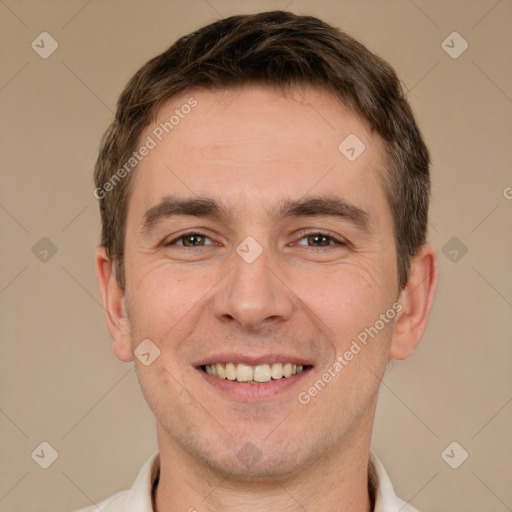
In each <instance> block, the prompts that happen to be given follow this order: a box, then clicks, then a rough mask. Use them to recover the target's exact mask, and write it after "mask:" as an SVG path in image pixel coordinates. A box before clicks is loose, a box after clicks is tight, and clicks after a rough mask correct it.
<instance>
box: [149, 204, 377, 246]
mask: <svg viewBox="0 0 512 512" xmlns="http://www.w3.org/2000/svg"><path fill="white" fill-rule="evenodd" d="M267 214H268V215H269V217H270V219H271V220H273V221H274V222H275V223H278V222H280V221H282V220H284V219H287V218H297V217H321V216H325V217H334V218H337V219H342V220H346V221H348V222H350V223H352V224H353V225H354V226H355V227H357V228H358V229H360V230H362V231H366V232H369V231H371V228H372V225H373V223H372V221H371V219H370V216H369V215H368V214H367V213H366V212H365V211H364V210H361V209H360V208H358V207H357V206H355V205H353V204H351V203H349V202H348V201H347V200H345V199H344V198H342V197H340V196H334V195H320V196H308V197H305V198H301V199H297V200H291V199H287V200H284V201H281V202H280V203H279V204H278V205H277V206H275V207H273V208H272V209H271V210H270V211H268V210H267ZM178 216H193V217H211V218H215V219H218V220H220V221H221V222H224V223H227V222H229V220H230V219H233V218H234V216H235V214H234V211H233V209H232V208H230V207H229V206H228V205H226V204H225V203H223V202H221V201H219V200H217V199H214V198H210V197H202V196H196V197H178V196H165V197H164V198H163V199H162V200H161V201H160V202H159V203H158V204H157V205H155V206H153V207H151V208H150V209H149V210H147V211H146V213H145V214H144V217H143V219H142V229H141V233H142V234H143V235H144V236H147V235H149V234H150V233H151V231H153V230H154V229H155V228H156V227H157V226H158V225H159V224H160V223H162V222H163V221H165V220H167V219H170V218H173V217H178Z"/></svg>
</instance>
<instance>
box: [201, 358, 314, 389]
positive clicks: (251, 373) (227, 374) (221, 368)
mask: <svg viewBox="0 0 512 512" xmlns="http://www.w3.org/2000/svg"><path fill="white" fill-rule="evenodd" d="M308 368H309V365H302V364H295V363H264V364H258V365H256V366H252V365H249V364H244V363H216V364H205V365H202V366H201V369H202V370H203V371H204V372H205V373H207V374H208V375H211V376H213V377H217V378H219V379H224V380H230V381H235V382H238V383H244V384H262V383H265V382H270V381H272V380H274V381H275V380H281V379H288V378H290V377H293V376H294V375H299V374H301V373H302V372H303V371H304V370H307V369H308Z"/></svg>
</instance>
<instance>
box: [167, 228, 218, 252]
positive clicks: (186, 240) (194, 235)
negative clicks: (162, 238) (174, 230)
mask: <svg viewBox="0 0 512 512" xmlns="http://www.w3.org/2000/svg"><path fill="white" fill-rule="evenodd" d="M206 240H210V239H209V238H208V237H207V236H206V235H205V234H203V233H199V232H196V231H189V232H188V233H183V234H182V235H180V236H179V237H178V238H175V239H174V240H171V241H170V242H167V243H165V244H164V245H165V246H170V245H181V246H183V247H190V248H193V247H204V246H205V245H212V244H206V243H205V241H206ZM179 241H181V242H182V243H178V242H179Z"/></svg>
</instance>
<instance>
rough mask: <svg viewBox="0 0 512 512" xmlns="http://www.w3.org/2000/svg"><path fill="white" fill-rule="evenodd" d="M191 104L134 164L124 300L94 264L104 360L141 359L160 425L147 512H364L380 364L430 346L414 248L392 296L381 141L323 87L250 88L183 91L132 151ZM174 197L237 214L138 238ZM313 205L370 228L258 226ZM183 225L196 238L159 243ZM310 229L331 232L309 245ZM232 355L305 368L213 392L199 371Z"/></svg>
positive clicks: (426, 295)
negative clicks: (310, 199) (240, 249)
mask: <svg viewBox="0 0 512 512" xmlns="http://www.w3.org/2000/svg"><path fill="white" fill-rule="evenodd" d="M192 94H193V96H194V98H196V99H197V102H198V105H197V107H196V108H195V109H194V110H193V111H192V112H191V113H190V114H189V115H188V116H186V118H185V119H183V120H181V122H180V124H179V125H178V126H176V127H175V128H174V129H173V131H172V132H171V133H170V134H169V135H168V136H166V137H165V138H164V139H163V140H162V142H160V143H159V144H158V145H157V147H156V148H154V149H153V150H152V151H151V152H150V153H149V154H148V155H147V156H146V157H145V158H144V159H143V160H142V162H141V163H140V164H139V167H138V168H137V170H136V174H135V176H134V180H135V181H134V187H133V192H132V195H131V197H130V200H129V208H128V218H127V230H126V245H125V248H126V252H125V263H126V291H125V292H123V290H121V289H120V288H119V286H118V284H117V282H116V280H115V277H114V274H113V269H112V265H111V262H110V261H109V259H108V257H107V255H106V253H105V250H104V249H103V248H101V247H100V248H98V250H97V252H96V270H97V276H98V283H99V287H100V290H101V294H102V298H103V302H104V304H105V310H106V316H107V322H108V327H109V330H110V333H111V336H112V338H113V341H114V352H115V354H116V355H117V357H118V358H119V359H120V360H122V361H132V360H133V361H134V364H135V368H136V370H137V375H138V378H139V382H140V385H141V388H142V391H143V393H144V396H145V398H146V400H147V402H148V404H149V406H150V407H151V409H152V411H153V412H154V414H155V417H156V421H157V433H158V444H159V449H160V454H161V476H160V482H159V485H158V488H157V492H156V499H155V504H154V506H155V510H157V511H158V512H170V511H176V510H183V511H186V510H189V509H190V508H191V507H194V508H196V509H197V510H200V511H220V510H222V511H234V510H236V511H240V512H242V511H255V510H258V511H271V510H280V511H298V510H303V508H302V507H304V508H305V509H307V510H308V511H309V512H315V511H322V512H325V511H337V512H344V511H345V512H349V511H350V512H363V511H365V512H368V511H370V510H371V509H372V507H371V501H370V498H369V494H368V476H367V463H368V456H369V449H370V439H371V430H372V425H373V420H374V415H375V407H376V399H377V394H378V389H379V384H380V379H381V378H382V376H383V374H384V372H385V369H386V365H387V363H388V362H389V360H391V359H405V358H407V357H408V356H409V355H410V353H411V352H412V351H413V350H414V349H415V347H416V346H417V344H418V343H419V341H420V339H421V337H422V335H423V332H424V330H425V326H426V322H427V317H428V314H429V311H430V308H431V304H432V300H433V295H434V292H435V288H436V284H437V253H436V251H435V249H434V248H433V247H432V246H431V245H428V244H425V245H424V246H423V247H422V248H421V250H420V251H419V252H418V254H417V256H416V257H415V258H414V260H413V261H412V263H411V271H410V277H409V282H408V284H407V287H406V288H405V289H404V290H402V291H400V290H399V289H398V286H397V266H396V247H395V243H394V236H393V228H392V217H391V211H390V208H389V205H388V204H387V202H386V199H385V196H384V189H383V186H382V182H381V180H380V176H381V175H383V174H384V160H383V154H384V153H383V143H382V141H381V140H380V138H379V137H378V136H377V135H375V134H371V133H370V132H369V130H368V129H367V126H366V125H365V123H364V122H363V121H361V120H360V119H359V118H358V117H356V116H355V115H353V114H352V113H350V112H349V111H348V110H347V109H346V108H344V107H343V106H342V105H341V104H340V102H339V101H338V100H337V99H336V97H334V96H333V95H332V94H331V93H328V92H325V91H321V90H317V89H314V88H310V87H304V88H303V89H301V90H300V91H299V90H295V91H288V92H286V93H284V92H283V91H276V90H269V89H264V88H262V87H260V86H250V87H249V86H244V87H242V88H240V89H238V90H224V91H218V90H217V91H214V92H212V91H205V90H197V91H192V92H191V91H187V94H184V95H182V96H179V97H175V98H173V99H172V100H170V101H169V102H168V103H167V104H165V105H164V106H163V107H162V108H161V109H160V111H159V113H158V119H157V120H156V123H155V124H152V125H151V126H148V127H147V129H146V130H145V132H144V133H143V134H142V135H141V139H140V140H141V141H143V140H145V138H146V137H147V136H148V135H150V134H151V132H152V130H153V129H154V128H155V127H156V126H158V124H159V123H160V122H162V121H165V120H167V119H169V117H170V116H171V115H172V113H173V111H174V109H176V108H180V106H181V105H183V104H184V103H185V102H186V100H187V98H189V97H190V96H191V95H192ZM351 133H352V134H356V135H357V137H358V138H359V139H360V140H362V141H363V142H364V144H365V146H366V150H365V151H364V152H363V153H362V154H361V155H360V156H359V157H358V158H357V159H356V160H355V161H353V162H351V161H349V160H348V159H347V158H345V156H344V155H342V154H341V153H340V152H339V151H338V145H339V144H340V142H341V141H342V140H343V139H344V138H345V137H346V136H347V135H348V134H351ZM169 194H174V195H178V196H183V197H185V196H186V197H190V196H192V197H194V196H196V195H198V196H208V197H214V198H216V199H219V200H222V201H223V202H224V203H225V204H227V205H229V206H230V207H231V208H233V211H234V213H235V215H234V216H233V217H232V218H229V219H225V220H224V221H220V220H219V219H215V218H209V217H204V218H203V217H193V216H186V217H173V218H169V219H166V220H164V221H163V222H161V223H160V224H158V226H157V227H156V228H155V229H154V230H153V231H152V232H151V233H150V234H149V235H143V234H142V230H141V227H142V221H143V218H144V213H145V212H146V210H148V209H149V208H151V207H153V206H155V205H156V204H158V203H159V201H160V200H161V199H162V198H163V197H164V196H166V195H169ZM319 194H331V195H332V194H334V195H337V196H341V197H343V198H344V199H345V200H346V201H348V202H350V203H351V204H353V205H355V206H357V207H358V208H360V209H362V210H364V211H365V212H366V213H367V215H368V218H369V219H370V224H371V229H370V230H368V231H364V230H362V229H360V228H359V227H357V226H355V225H354V224H353V223H352V222H351V221H349V220H347V219H340V218H336V217H326V216H319V217H309V216H308V217H299V218H289V219H285V220H283V221H280V222H277V223H276V222H275V221H273V220H272V219H270V218H269V216H268V214H267V213H268V211H269V210H270V209H271V208H272V207H273V206H274V205H275V204H277V203H278V202H279V201H280V200H282V199H299V198H303V197H304V196H311V195H319ZM189 229H192V230H198V231H199V232H201V233H202V234H203V235H205V237H206V238H204V237H199V238H196V239H194V238H193V237H192V239H190V237H189V238H187V239H180V240H179V241H178V242H177V244H178V245H169V246H165V245H164V243H167V242H170V241H173V240H174V239H176V238H178V236H180V235H181V234H182V233H183V232H184V231H185V230H189ZM301 230H307V232H306V233H301V232H300V231H301ZM318 230H323V231H327V232H328V234H329V236H331V237H333V238H332V239H327V240H323V241H322V239H321V237H320V241H318V239H315V237H313V240H311V237H309V238H308V235H313V234H315V233H318ZM247 236H251V237H253V238H254V239H255V240H256V241H257V242H258V243H259V245H260V246H261V247H262V249H263V252H262V254H261V255H260V256H259V257H258V258H257V259H256V260H255V261H254V262H252V263H250V264H248V263H246V261H244V260H243V259H242V258H241V257H240V256H239V255H238V253H237V252H236V250H235V249H236V247H237V246H238V245H239V244H240V243H241V242H242V241H243V240H244V239H245V238H246V237H247ZM335 240H340V241H346V242H347V244H346V245H340V244H337V243H336V242H335ZM184 243H187V244H188V245H189V246H191V247H184V246H183V244H184ZM323 243H325V244H327V245H323ZM180 244H181V245H180ZM194 245H195V247H194ZM397 300H398V301H399V302H400V304H401V305H402V306H403V309H402V311H401V312H400V313H398V315H397V316H396V317H395V319H394V321H392V322H389V323H388V324H386V325H385V327H384V328H383V329H382V330H380V331H379V334H378V335H377V336H375V337H374V338H373V339H371V341H370V342H369V343H368V345H367V346H366V347H365V348H364V350H361V352H360V353H358V354H357V355H356V356H354V358H353V360H352V361H351V362H350V364H348V365H347V366H346V367H345V368H344V369H343V370H342V371H341V372H339V373H338V374H337V375H336V377H335V378H333V379H332V380H331V381H330V382H329V383H328V385H326V386H325V388H324V389H322V390H321V391H320V392H319V393H318V394H317V396H315V397H314V398H312V399H311V401H310V402H309V403H308V404H306V405H303V404H301V403H300V402H299V401H298V399H297V396H298V394H299V393H300V392H303V391H307V390H308V388H310V387H311V386H312V385H313V384H314V383H315V382H316V381H317V380H318V379H319V378H321V376H322V374H323V373H325V371H326V370H327V369H328V368H329V367H330V366H332V364H333V363H334V361H335V359H336V357H337V356H338V355H340V354H343V353H344V352H345V351H347V350H348V349H349V347H350V344H351V343H352V341H353V340H354V339H356V337H357V335H358V334H359V333H360V332H361V331H362V330H364V328H366V327H370V326H373V325H374V324H375V322H376V320H378V319H379V315H380V314H382V313H385V312H386V310H388V309H389V308H391V306H392V304H393V303H395V302H396V301H397ZM147 338H149V339H151V340H152V342H153V343H154V344H155V345H156V346H158V348H159V349H160V356H159V357H158V358H157V359H156V360H155V361H154V362H153V363H152V364H151V365H149V366H144V365H143V364H142V363H141V362H140V361H139V360H138V359H137V358H134V356H133V351H134V349H135V348H136V347H137V346H138V345H139V343H140V342H141V341H142V340H144V339H147ZM226 351H227V352H237V353H246V354H253V355H259V354H268V353H275V352H279V353H281V354H291V355H295V356H298V355H300V357H302V358H304V359H306V360H307V361H308V362H309V364H311V365H312V368H311V369H310V370H309V371H308V372H307V373H305V374H304V375H303V376H301V378H300V380H297V383H296V384H293V385H292V386H290V387H289V388H287V389H286V390H284V391H282V392H281V393H279V394H277V395H276V396H273V397H272V398H267V399H262V400H255V401H250V402H247V401H243V400H239V399H233V398H232V397H228V396H227V395H225V394H224V393H222V392H219V389H218V388H217V387H215V386H213V385H211V384H210V383H209V382H207V381H206V380H205V379H204V378H203V376H202V375H201V374H200V371H199V370H198V369H197V368H195V367H194V364H195V363H197V361H198V360H199V359H201V358H208V357H210V356H212V355H213V354H217V353H219V352H226ZM239 385H241V386H248V385H249V384H239ZM248 442H249V443H252V444H253V445H254V446H255V447H257V450H259V452H258V453H259V456H260V458H259V460H258V461H257V462H256V463H255V464H253V465H251V464H249V463H248V462H247V460H246V459H243V457H239V456H237V454H239V451H240V449H242V447H244V445H246V443H248Z"/></svg>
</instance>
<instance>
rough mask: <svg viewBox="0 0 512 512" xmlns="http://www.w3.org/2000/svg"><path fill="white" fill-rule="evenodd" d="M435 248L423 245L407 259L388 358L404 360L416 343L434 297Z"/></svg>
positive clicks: (422, 330) (436, 273)
mask: <svg viewBox="0 0 512 512" xmlns="http://www.w3.org/2000/svg"><path fill="white" fill-rule="evenodd" d="M437 269H438V263H437V251H436V249H435V248H434V247H433V246H432V245H430V244H424V245H423V246H422V247H421V248H420V250H419V251H418V254H417V255H416V256H415V257H414V258H413V260H412V262H411V268H410V271H409V280H408V281H407V285H406V287H405V288H404V289H403V290H402V292H401V294H400V298H399V302H400V304H401V305H402V306H403V309H402V310H401V311H400V312H399V313H398V315H397V317H396V320H395V325H394V328H393V339H392V341H391V348H390V353H389V357H390V359H406V358H407V357H409V356H410V355H411V354H412V352H414V349H415V348H416V347H417V346H418V344H419V342H420V340H421V338H422V336H423V333H424V332H425V328H426V325H427V319H428V316H429V313H430V308H431V306H432V302H433V300H434V293H435V291H436V287H437V280H438V270H437Z"/></svg>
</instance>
